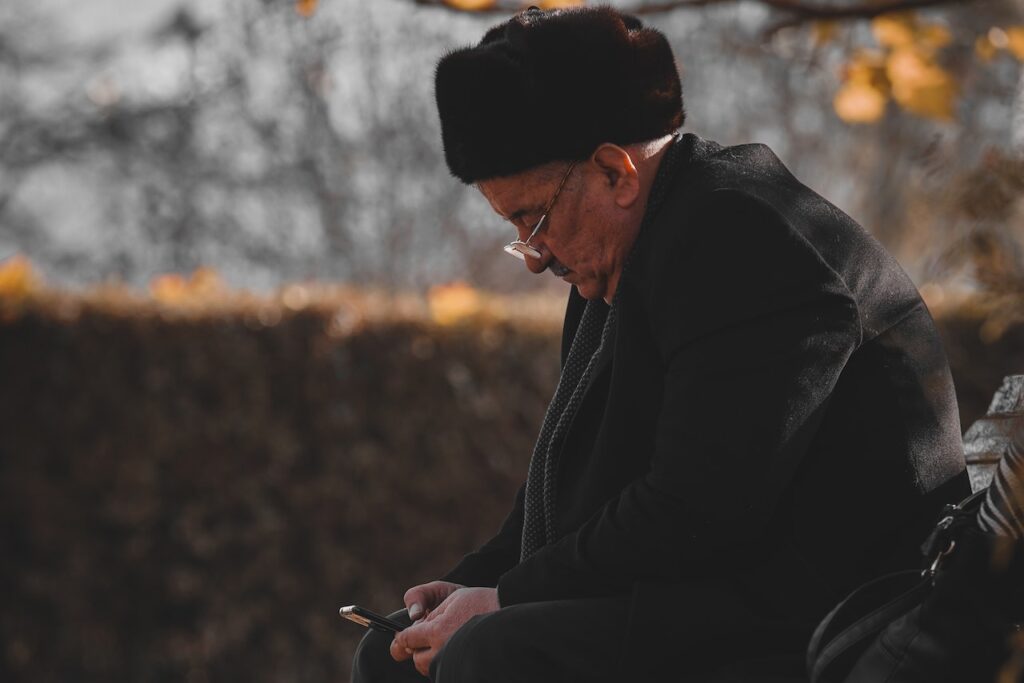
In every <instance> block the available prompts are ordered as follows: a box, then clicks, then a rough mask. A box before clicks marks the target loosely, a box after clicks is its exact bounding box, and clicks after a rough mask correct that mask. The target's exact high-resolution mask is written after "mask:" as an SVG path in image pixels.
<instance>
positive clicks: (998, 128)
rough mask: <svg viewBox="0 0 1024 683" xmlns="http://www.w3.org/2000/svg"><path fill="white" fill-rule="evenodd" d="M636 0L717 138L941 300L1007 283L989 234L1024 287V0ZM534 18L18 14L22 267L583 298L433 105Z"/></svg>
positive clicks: (10, 148)
mask: <svg viewBox="0 0 1024 683" xmlns="http://www.w3.org/2000/svg"><path fill="white" fill-rule="evenodd" d="M540 4H542V5H543V4H545V3H540ZM569 4H577V3H573V2H565V1H560V2H548V3H546V5H549V6H554V5H569ZM615 4H617V5H618V6H619V7H622V8H623V9H631V10H634V11H637V12H640V13H642V14H643V16H644V19H645V20H646V21H649V22H651V23H652V24H654V25H655V26H657V27H658V28H660V29H661V30H663V31H664V32H665V33H666V35H667V36H668V37H669V39H670V41H671V43H672V46H673V48H674V50H675V52H676V54H677V56H678V59H679V63H680V67H681V71H682V73H683V81H684V97H685V99H686V103H687V110H688V112H689V119H688V124H687V128H688V129H689V130H693V131H695V132H697V133H699V134H701V135H704V136H705V137H710V138H712V139H716V140H719V141H720V142H722V143H725V144H735V143H741V142H749V141H762V142H766V143H768V144H769V145H770V146H771V147H772V148H773V149H774V150H775V151H776V153H778V154H779V156H780V157H781V158H782V159H783V161H785V162H786V163H787V165H789V166H790V167H791V168H792V169H793V171H794V172H795V173H796V175H797V177H799V178H801V179H803V180H804V181H805V182H807V183H808V184H810V185H811V186H812V187H813V188H814V189H816V190H818V191H819V192H820V193H822V194H824V195H825V196H827V197H829V198H830V199H832V200H833V201H835V202H836V203H837V204H838V205H839V206H840V208H842V209H844V210H845V211H847V212H848V213H850V214H851V215H853V216H854V217H855V218H856V219H858V220H859V221H860V222H861V223H863V224H864V225H865V226H866V227H867V228H868V229H869V230H871V231H872V233H873V234H875V235H876V236H877V237H878V238H879V239H880V240H882V241H883V243H885V244H886V245H887V246H888V247H889V248H890V249H891V250H892V251H894V253H896V255H897V257H898V258H900V260H901V262H902V263H903V264H904V266H905V267H906V268H907V269H908V271H909V272H910V273H911V275H912V276H913V277H914V278H915V279H916V280H917V281H918V282H919V283H920V284H925V283H927V282H932V281H936V282H941V283H950V282H952V283H956V284H957V285H958V286H965V287H977V286H987V285H988V283H989V281H990V279H991V277H992V273H989V272H982V271H980V270H979V266H980V265H985V264H989V263H990V262H991V259H989V258H988V256H987V255H986V249H988V248H989V247H988V246H987V245H998V248H999V249H1000V250H1001V251H1003V252H1005V253H1006V254H1008V255H1010V256H1008V257H1007V258H1009V259H1010V260H1009V261H1007V262H1006V263H1004V264H1003V266H1002V267H1008V268H1016V269H1017V270H1016V271H1015V272H1016V274H1018V275H1019V273H1020V263H1019V262H1020V259H1019V256H1017V252H1019V251H1020V244H1021V240H1022V233H1024V218H1022V213H1021V211H1022V209H1021V206H1020V202H1019V201H1017V199H1018V197H1019V196H1020V194H1021V193H1020V188H1021V186H1020V182H1021V163H1022V162H1021V148H1022V146H1024V76H1022V71H1021V62H1020V60H1021V58H1022V57H1024V6H1022V5H1021V3H1020V2H1019V1H1018V0H989V1H986V2H981V1H980V0H979V1H976V2H975V1H967V0H961V1H959V2H950V1H949V0H945V1H944V0H885V2H878V1H875V0H871V1H870V2H867V3H866V4H862V3H858V2H855V1H853V0H851V1H850V2H839V0H836V1H835V2H831V1H830V0H815V1H813V2H812V0H747V1H745V2H741V1H739V0H689V1H683V2H679V1H676V2H672V1H667V2H642V1H634V2H627V1H626V0H623V1H622V2H619V3H615ZM519 6H520V3H518V2H513V3H508V2H497V1H494V0H472V1H470V0H374V1H373V2H365V1H362V0H319V2H318V1H316V0H302V1H300V2H295V1H294V0H216V1H204V2H199V1H197V0H148V1H147V2H139V3H133V4H132V9H131V10H124V9H123V8H121V7H120V6H119V4H118V3H116V2H114V1H113V0H96V1H95V2H92V3H82V4H79V3H71V2H69V1H68V0H41V2H37V3H11V2H8V3H3V4H2V5H0V258H3V257H4V256H8V255H11V254H14V253H22V254H25V255H27V256H28V257H30V258H31V259H32V260H33V262H34V263H35V264H36V265H37V267H38V268H39V269H40V270H41V271H42V272H43V273H44V274H45V275H46V277H47V278H49V279H50V280H52V281H55V282H59V283H64V284H83V283H92V282H97V281H103V280H109V279H116V280H122V281H126V282H128V283H132V284H135V285H145V284H146V283H147V282H148V280H149V279H150V278H152V277H153V276H154V275H155V274H158V273H166V272H190V271H191V270H193V269H195V268H197V267H200V266H203V265H210V266H214V267H216V268H217V269H218V271H219V272H220V273H221V274H222V276H223V277H224V278H225V279H226V280H227V281H228V282H229V283H230V284H232V285H234V286H243V287H250V288H255V289H258V290H264V291H265V290H268V289H272V288H273V287H276V286H278V285H280V284H282V283H284V282H289V281H293V280H305V279H322V280H331V281H344V282H351V283H360V284H364V285H366V284H369V285H373V286H376V287H384V288H390V289H396V290H397V289H421V290H422V289H423V288H425V287H428V286H430V285H431V284H435V283H438V282H447V281H453V280H464V281H467V282H469V283H471V284H472V285H474V286H476V287H482V288H486V289H492V290H499V291H517V290H522V289H528V288H537V287H548V288H557V287H560V286H562V284H561V283H560V282H557V281H555V282H553V281H550V280H551V279H550V278H539V279H538V278H529V277H525V276H524V275H523V274H522V271H521V270H519V269H517V268H516V264H515V263H514V262H512V261H511V259H507V258H505V257H504V255H503V254H502V252H501V250H500V248H499V247H500V245H501V244H502V243H503V242H504V241H506V240H507V239H508V236H509V231H508V229H507V227H505V226H502V225H501V223H500V221H499V220H497V219H496V218H495V217H494V216H492V215H490V210H489V208H488V207H486V205H485V203H484V202H483V201H482V199H481V198H480V197H478V196H477V195H476V193H475V191H474V190H473V189H472V188H466V187H463V186H461V185H460V184H459V183H458V182H456V181H454V180H453V179H451V178H450V177H449V176H448V174H447V172H446V169H445V166H444V162H443V159H442V155H441V149H440V134H439V126H438V122H437V116H436V112H435V108H434V104H433V95H432V75H433V64H434V63H435V62H436V60H437V59H438V57H439V56H440V55H441V54H443V52H444V51H445V50H446V49H450V48H453V47H456V46H459V45H464V44H467V43H470V42H473V41H476V40H478V39H479V36H480V35H481V34H482V32H483V31H484V30H485V28H486V27H488V26H489V25H491V24H493V23H495V22H496V21H499V20H501V19H502V18H504V17H506V16H507V15H508V13H509V12H510V11H511V10H512V9H514V8H515V7H519ZM104 10H106V11H104ZM470 10H472V11H470ZM121 15H124V16H121ZM979 259H980V260H979ZM506 261H508V262H506ZM998 277H1002V271H1000V273H999V274H998Z"/></svg>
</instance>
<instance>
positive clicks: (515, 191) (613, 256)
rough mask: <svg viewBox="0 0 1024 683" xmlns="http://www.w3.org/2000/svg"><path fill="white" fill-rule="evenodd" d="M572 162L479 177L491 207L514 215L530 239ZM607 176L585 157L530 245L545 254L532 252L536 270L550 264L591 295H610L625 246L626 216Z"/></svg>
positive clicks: (532, 268)
mask: <svg viewBox="0 0 1024 683" xmlns="http://www.w3.org/2000/svg"><path fill="white" fill-rule="evenodd" d="M568 168H569V164H568V163H553V164H548V165H546V166H543V167H540V168H537V169H530V170H528V171H524V172H522V173H519V174H516V175H514V176H507V177H502V178H492V179H490V180H482V181H480V182H479V183H477V187H478V188H479V190H480V192H481V194H483V196H484V197H485V198H486V199H487V201H488V202H489V203H490V205H491V208H493V209H494V211H495V212H496V213H497V214H498V215H499V216H501V217H503V218H505V219H506V220H508V221H509V222H510V223H512V225H514V226H515V229H516V230H517V231H518V233H519V239H521V240H524V241H525V240H526V239H527V238H528V237H529V236H530V233H531V232H533V229H534V227H536V225H537V222H538V221H539V220H540V219H541V216H543V215H544V208H545V207H546V206H547V205H548V203H549V202H550V201H551V198H552V196H553V195H554V194H555V192H556V190H557V189H558V184H559V180H560V179H561V177H562V176H563V175H564V173H565V171H566V170H567V169H568ZM600 180H601V176H600V174H595V173H594V170H593V169H592V168H591V165H590V164H589V163H588V162H581V163H579V164H578V165H577V166H576V167H575V168H574V169H573V170H572V172H571V174H570V175H569V177H568V179H567V181H566V183H565V186H564V187H563V188H562V191H561V193H560V194H559V195H558V198H557V199H556V201H555V203H554V205H553V206H552V207H551V209H550V211H549V212H548V215H547V219H546V220H545V222H544V226H543V227H542V228H541V229H540V231H539V232H538V233H537V234H536V235H535V236H534V237H533V239H532V240H530V245H531V246H533V247H534V248H535V249H537V251H539V252H540V253H541V257H540V258H539V259H534V258H530V257H529V256H527V257H526V266H527V268H529V269H530V271H532V272H534V273H541V272H543V271H544V270H547V269H550V270H551V272H552V273H554V274H555V275H556V276H559V277H561V278H562V279H563V280H565V281H566V282H569V283H571V284H573V285H575V286H576V288H577V289H578V290H579V292H580V295H581V296H583V297H584V298H586V299H606V300H608V299H610V298H611V293H610V292H609V287H608V285H609V278H610V277H611V276H612V274H613V272H615V269H616V268H617V267H618V266H619V262H620V260H621V259H620V258H619V254H618V252H619V251H621V248H620V245H617V244H616V242H617V240H616V239H615V237H616V234H615V233H616V228H617V225H618V222H619V221H621V220H622V219H624V218H625V216H624V215H623V212H622V211H620V210H619V211H617V210H616V209H617V207H616V206H615V203H614V201H612V199H613V198H612V196H611V193H610V192H608V191H602V187H601V182H600Z"/></svg>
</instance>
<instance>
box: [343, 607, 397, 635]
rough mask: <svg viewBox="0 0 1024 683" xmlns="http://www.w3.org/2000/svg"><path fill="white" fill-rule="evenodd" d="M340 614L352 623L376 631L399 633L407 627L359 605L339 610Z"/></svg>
mask: <svg viewBox="0 0 1024 683" xmlns="http://www.w3.org/2000/svg"><path fill="white" fill-rule="evenodd" d="M338 614H340V615H341V616H343V617H345V618H346V619H348V620H350V621H354V622H356V623H357V624H359V625H360V626H366V627H367V628H372V629H374V630H376V631H383V632H385V633H398V632H399V631H401V630H403V629H405V626H402V625H401V624H399V623H398V622H397V621H394V620H392V619H388V618H387V617H382V616H381V615H379V614H377V613H376V612H371V611H370V610H368V609H366V608H365V607H360V606H359V605H349V606H348V607H342V608H341V609H340V610H338Z"/></svg>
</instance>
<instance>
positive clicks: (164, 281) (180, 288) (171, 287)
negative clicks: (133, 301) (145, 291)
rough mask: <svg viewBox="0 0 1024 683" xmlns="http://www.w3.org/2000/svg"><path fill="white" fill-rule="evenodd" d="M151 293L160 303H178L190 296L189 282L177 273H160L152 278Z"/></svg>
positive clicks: (150, 283)
mask: <svg viewBox="0 0 1024 683" xmlns="http://www.w3.org/2000/svg"><path fill="white" fill-rule="evenodd" d="M149 293H150V294H151V295H152V296H153V298H154V299H156V300H157V301H159V302H160V303H164V304H178V303H181V302H183V301H185V300H186V299H187V298H188V283H187V282H186V281H185V278H183V277H182V276H180V275H178V274H176V273H174V274H170V275H158V276H157V277H155V278H153V279H152V280H150V282H149Z"/></svg>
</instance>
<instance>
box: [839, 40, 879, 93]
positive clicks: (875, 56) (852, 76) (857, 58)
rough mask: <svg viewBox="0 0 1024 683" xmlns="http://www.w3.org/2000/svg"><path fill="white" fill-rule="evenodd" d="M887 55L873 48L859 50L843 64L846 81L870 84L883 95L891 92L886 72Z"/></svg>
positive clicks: (844, 80)
mask: <svg viewBox="0 0 1024 683" xmlns="http://www.w3.org/2000/svg"><path fill="white" fill-rule="evenodd" d="M885 65H886V57H885V55H884V54H882V53H881V52H875V51H873V50H858V51H857V52H855V53H854V55H853V56H852V57H851V58H850V61H849V62H847V63H846V64H845V65H844V66H843V76H842V77H843V82H844V83H860V84H862V85H869V86H871V87H872V88H874V89H875V90H877V91H879V92H880V93H882V94H883V95H887V94H888V92H889V77H888V76H887V75H886V72H885Z"/></svg>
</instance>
